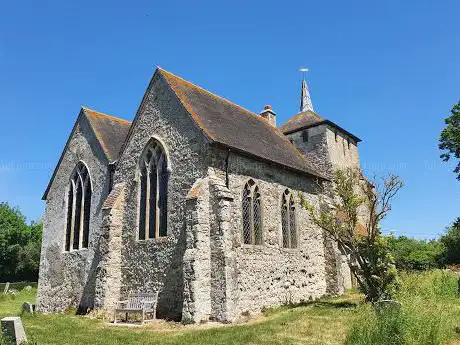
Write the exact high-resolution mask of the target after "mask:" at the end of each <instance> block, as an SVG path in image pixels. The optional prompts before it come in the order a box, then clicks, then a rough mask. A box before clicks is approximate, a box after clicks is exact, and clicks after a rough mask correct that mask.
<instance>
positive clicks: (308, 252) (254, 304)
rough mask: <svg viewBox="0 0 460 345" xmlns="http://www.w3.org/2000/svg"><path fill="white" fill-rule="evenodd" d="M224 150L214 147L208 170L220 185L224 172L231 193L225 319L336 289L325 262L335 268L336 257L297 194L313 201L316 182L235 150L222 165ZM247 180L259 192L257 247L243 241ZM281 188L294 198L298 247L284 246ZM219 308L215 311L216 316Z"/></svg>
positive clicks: (317, 295)
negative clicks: (260, 234)
mask: <svg viewBox="0 0 460 345" xmlns="http://www.w3.org/2000/svg"><path fill="white" fill-rule="evenodd" d="M226 154H227V153H226V152H225V151H223V150H216V152H215V154H214V156H213V158H212V162H211V165H212V166H214V168H213V169H211V171H210V178H214V179H217V180H220V181H221V183H223V184H225V181H226V178H227V177H226V171H228V189H229V191H230V192H231V194H232V196H233V197H234V201H233V202H231V203H230V224H231V227H230V229H229V232H230V235H229V237H230V241H229V242H230V243H231V245H230V246H229V248H228V249H227V251H228V252H227V253H225V254H224V257H223V258H222V260H223V261H224V262H226V263H227V265H228V270H227V272H226V279H227V285H229V286H228V287H227V295H226V296H220V300H221V305H222V304H223V302H222V299H223V298H224V299H225V301H224V302H225V303H226V308H227V309H230V310H229V312H228V315H227V317H228V319H227V320H226V321H233V320H235V319H237V318H238V317H239V316H240V315H241V313H244V312H251V313H254V312H260V310H261V309H263V308H264V307H272V306H278V305H281V304H284V303H296V302H301V301H303V300H308V299H315V298H318V297H320V296H322V295H325V294H326V293H332V294H333V293H337V292H338V291H337V286H336V285H337V281H336V277H334V276H333V277H328V276H327V274H326V260H333V263H334V267H335V266H336V261H335V260H336V259H337V258H336V257H335V256H331V257H326V256H325V246H324V236H323V233H322V231H321V230H320V229H319V228H317V227H316V226H314V225H313V224H312V222H311V220H310V219H309V215H308V212H307V211H305V210H304V209H302V208H301V207H300V205H299V197H298V193H299V192H301V193H303V196H304V198H305V199H307V200H309V201H310V202H311V203H312V204H316V203H317V195H316V191H315V186H316V185H315V182H314V180H313V179H312V178H309V177H306V176H305V175H303V176H301V175H298V174H296V173H292V172H290V171H288V170H284V169H279V167H274V166H271V165H269V164H266V163H263V162H260V161H255V160H252V159H250V158H246V157H243V156H240V155H238V154H236V153H230V156H229V160H228V166H227V167H226V166H224V165H223V162H225V156H226ZM249 179H253V180H254V181H255V182H256V183H257V184H258V186H259V188H260V191H261V196H262V229H263V245H261V246H253V245H246V244H243V240H242V211H241V199H242V192H243V187H244V185H245V183H246V182H247V181H248V180H249ZM285 189H289V190H290V191H291V192H292V194H293V196H294V198H295V200H296V221H297V235H298V247H297V248H296V249H287V248H282V237H281V236H282V230H281V196H282V193H283V192H284V190H285ZM211 204H212V202H211ZM214 213H215V212H214V211H211V213H210V214H211V216H210V217H211V228H218V227H217V222H216V219H213V217H214V218H215V216H213V214H214ZM212 246H213V241H212V240H211V247H212ZM221 280H222V279H221ZM329 285H335V288H330V287H329ZM220 289H221V288H220ZM213 302H215V301H213ZM222 308H224V307H222ZM218 312H219V310H215V309H214V310H213V313H214V314H218ZM221 321H222V320H221ZM224 321H225V320H224Z"/></svg>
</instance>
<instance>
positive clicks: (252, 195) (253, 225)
mask: <svg viewBox="0 0 460 345" xmlns="http://www.w3.org/2000/svg"><path fill="white" fill-rule="evenodd" d="M242 211H243V242H244V244H255V245H261V244H262V216H261V201H260V190H259V187H258V186H257V185H256V183H255V182H254V181H253V180H249V181H248V182H247V183H246V184H245V186H244V189H243V199H242Z"/></svg>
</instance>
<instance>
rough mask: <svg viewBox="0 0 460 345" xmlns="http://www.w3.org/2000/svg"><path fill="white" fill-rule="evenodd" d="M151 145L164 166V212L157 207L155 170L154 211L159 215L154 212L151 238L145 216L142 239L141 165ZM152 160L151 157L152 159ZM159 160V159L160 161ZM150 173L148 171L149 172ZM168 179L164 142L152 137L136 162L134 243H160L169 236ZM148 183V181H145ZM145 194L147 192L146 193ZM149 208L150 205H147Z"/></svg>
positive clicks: (169, 173) (167, 158) (169, 168)
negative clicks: (162, 223) (162, 219)
mask: <svg viewBox="0 0 460 345" xmlns="http://www.w3.org/2000/svg"><path fill="white" fill-rule="evenodd" d="M152 145H155V146H157V147H158V148H159V149H160V150H161V151H162V152H161V153H162V157H160V158H163V162H164V166H163V167H161V168H160V169H161V173H162V174H163V175H162V176H163V178H165V179H166V186H164V187H165V190H166V196H164V197H163V202H164V203H165V208H166V209H165V210H162V209H161V208H159V207H158V204H159V198H160V195H159V191H158V187H159V182H158V180H159V179H158V169H157V180H156V181H157V187H156V191H158V192H157V197H156V198H155V205H156V210H157V211H158V210H160V211H161V212H160V214H159V213H158V212H156V217H157V218H156V220H155V223H154V224H155V230H154V236H153V237H150V216H147V215H145V216H144V217H145V218H144V220H143V223H144V238H140V226H141V217H142V212H141V209H142V207H141V206H142V205H141V204H142V182H143V180H142V177H143V176H142V164H145V160H144V158H145V157H144V156H145V155H146V154H147V153H148V151H149V150H150V149H151V148H152ZM152 158H153V157H152ZM160 158H159V159H160ZM159 159H158V160H157V162H156V163H158V162H159ZM149 172H150V171H149ZM170 177H171V159H170V154H169V151H168V149H167V148H166V146H165V144H164V142H163V141H162V140H161V139H160V138H158V137H156V136H152V137H151V138H150V139H149V140H148V141H147V143H146V144H145V145H144V148H143V149H142V153H141V154H140V156H139V159H138V161H137V167H136V179H135V182H136V183H137V184H138V186H137V204H136V213H137V217H136V234H135V237H136V241H138V242H146V241H162V240H165V239H167V238H168V236H169V230H168V225H169V222H168V221H167V219H168V211H169V208H168V204H169V189H170ZM147 180H148V181H149V182H150V180H149V179H147ZM146 193H147V191H146ZM147 204H149V203H148V202H147V195H146V201H145V207H147ZM149 206H150V205H149ZM162 215H163V217H164V219H166V225H164V227H165V228H164V230H163V231H164V232H163V234H162V233H161V229H160V228H161V222H159V220H160V219H159V218H160V217H161V216H162Z"/></svg>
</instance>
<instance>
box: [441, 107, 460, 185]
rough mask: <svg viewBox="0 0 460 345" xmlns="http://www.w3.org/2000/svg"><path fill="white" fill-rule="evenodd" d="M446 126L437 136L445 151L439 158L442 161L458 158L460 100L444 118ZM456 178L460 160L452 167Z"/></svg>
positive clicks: (459, 149)
mask: <svg viewBox="0 0 460 345" xmlns="http://www.w3.org/2000/svg"><path fill="white" fill-rule="evenodd" d="M445 123H446V127H445V128H444V129H443V130H442V132H441V137H440V138H439V148H440V149H441V150H443V151H445V152H444V153H443V154H442V155H441V158H442V160H443V161H446V162H447V161H448V160H449V159H451V158H452V157H453V158H456V159H460V102H458V103H457V104H455V105H454V107H453V108H452V110H451V116H449V117H448V118H446V119H445ZM454 173H455V174H457V179H458V180H460V160H459V161H458V162H457V166H456V167H455V169H454Z"/></svg>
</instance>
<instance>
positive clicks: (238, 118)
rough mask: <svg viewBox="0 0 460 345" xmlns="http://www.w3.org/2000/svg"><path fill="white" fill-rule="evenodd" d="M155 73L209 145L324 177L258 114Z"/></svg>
mask: <svg viewBox="0 0 460 345" xmlns="http://www.w3.org/2000/svg"><path fill="white" fill-rule="evenodd" d="M157 72H158V73H160V74H161V76H162V77H163V78H164V80H165V81H166V82H167V83H168V85H169V86H170V87H171V89H172V90H173V92H174V93H175V94H176V96H177V97H178V99H179V101H180V102H181V103H182V105H183V106H184V108H185V109H186V110H187V111H188V113H190V115H191V116H192V118H193V120H194V121H195V123H196V124H197V126H198V127H199V128H200V129H201V130H202V131H203V132H204V134H205V135H206V136H207V137H208V139H209V140H210V141H211V142H215V143H218V144H221V145H223V146H225V147H227V148H231V149H234V150H235V151H238V152H241V153H243V154H248V155H250V156H254V157H256V158H259V159H263V160H266V161H269V162H272V163H276V164H278V165H281V166H284V167H287V168H290V169H292V170H296V171H300V172H304V173H308V174H310V175H314V176H319V177H322V178H327V177H325V174H324V173H323V172H321V171H319V170H318V169H317V168H316V167H314V165H313V164H312V163H311V162H310V161H308V160H307V158H306V157H304V156H303V155H301V153H300V152H299V151H297V149H296V148H295V147H294V146H293V145H292V144H291V143H290V142H289V140H288V139H287V138H286V136H285V135H284V134H283V133H282V132H281V131H280V130H279V129H278V128H275V127H273V126H272V125H270V124H269V123H268V122H267V121H266V120H265V119H263V118H262V117H260V116H259V115H257V114H255V113H252V112H250V111H249V110H246V109H244V108H242V107H240V106H238V105H236V104H234V103H232V102H230V101H228V100H226V99H224V98H222V97H219V96H217V95H215V94H213V93H211V92H209V91H207V90H205V89H203V88H201V87H199V86H197V85H194V84H192V83H190V82H188V81H186V80H184V79H182V78H180V77H177V76H175V75H173V74H171V73H169V72H167V71H165V70H163V69H160V68H159V69H158V70H157Z"/></svg>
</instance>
